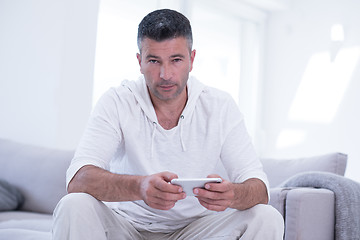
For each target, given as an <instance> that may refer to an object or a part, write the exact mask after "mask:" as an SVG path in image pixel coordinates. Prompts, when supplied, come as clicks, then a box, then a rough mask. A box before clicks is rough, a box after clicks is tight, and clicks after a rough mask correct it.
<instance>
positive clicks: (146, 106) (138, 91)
mask: <svg viewBox="0 0 360 240" xmlns="http://www.w3.org/2000/svg"><path fill="white" fill-rule="evenodd" d="M122 85H123V86H124V87H126V88H128V89H129V90H130V91H131V92H132V93H133V94H134V97H135V98H136V100H137V102H138V103H139V105H140V107H141V109H142V110H143V111H144V113H145V115H146V116H147V117H148V119H149V120H150V121H151V122H152V125H153V129H152V134H151V143H150V144H151V146H150V149H151V158H153V154H154V148H155V146H154V140H155V136H156V131H157V128H158V127H159V126H158V124H159V123H158V122H157V117H156V113H155V109H154V106H153V105H152V102H151V99H150V94H149V92H148V89H147V86H146V82H145V79H144V77H143V76H141V77H140V78H139V79H138V80H137V81H127V80H125V81H123V83H122ZM187 88H188V101H187V103H186V106H185V109H184V111H183V114H182V115H181V116H180V118H179V122H178V127H179V132H180V133H179V135H180V139H179V140H180V143H181V148H182V151H184V152H185V151H186V145H185V141H184V136H183V130H184V129H183V125H184V121H185V120H187V121H189V117H190V116H191V115H192V113H193V111H194V109H195V103H196V101H197V100H198V98H199V96H200V94H201V92H204V91H206V90H205V89H206V88H205V85H203V84H202V83H200V82H199V81H198V80H196V79H194V78H193V77H190V78H189V80H188V83H187ZM185 116H186V118H185Z"/></svg>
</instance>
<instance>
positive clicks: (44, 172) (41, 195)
mask: <svg viewBox="0 0 360 240" xmlns="http://www.w3.org/2000/svg"><path fill="white" fill-rule="evenodd" d="M72 156H73V151H60V150H55V149H47V148H42V147H37V146H31V145H26V144H21V143H17V142H13V141H9V140H6V139H0V166H1V167H0V180H5V181H7V182H8V183H9V184H10V185H11V186H13V187H15V188H16V189H18V190H19V191H20V192H21V193H22V195H23V196H24V200H25V201H24V203H23V205H22V206H20V208H19V209H17V210H6V211H1V212H0V240H8V239H9V240H10V239H11V240H15V239H19V240H28V239H34V240H35V239H36V240H42V239H44V240H45V239H47V240H50V239H51V226H52V212H53V210H54V208H55V206H56V204H57V202H58V201H59V200H60V199H61V197H62V196H64V195H65V194H66V192H65V172H66V169H67V167H68V165H69V163H70V161H71V159H72ZM346 161H347V156H346V155H344V154H340V153H334V154H328V155H323V156H317V157H311V158H302V159H293V160H287V161H286V160H277V159H262V162H263V164H264V170H265V172H266V173H267V174H268V177H269V180H270V184H271V187H272V188H271V201H270V204H271V205H273V206H274V207H275V208H276V209H278V210H279V212H280V213H281V214H282V215H283V216H284V220H285V224H286V231H285V236H284V238H285V239H287V240H290V239H296V240H305V239H306V240H311V239H316V240H321V239H334V225H335V214H334V193H333V192H332V191H330V190H327V189H315V188H289V187H286V188H280V187H277V186H278V185H279V184H280V183H281V182H282V181H284V180H286V179H287V178H289V177H291V176H293V175H294V174H296V173H299V172H304V171H327V172H332V173H336V174H339V175H343V174H344V172H345V167H346ZM0 194H1V191H0ZM1 197H2V196H1V195H0V199H1ZM0 203H1V201H0ZM0 209H2V208H1V206H0Z"/></svg>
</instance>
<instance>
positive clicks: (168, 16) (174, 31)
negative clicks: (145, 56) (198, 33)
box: [137, 9, 193, 52]
mask: <svg viewBox="0 0 360 240" xmlns="http://www.w3.org/2000/svg"><path fill="white" fill-rule="evenodd" d="M176 37H184V38H186V40H187V41H188V46H189V49H190V51H191V49H192V43H193V39H192V31H191V25H190V21H189V20H188V19H187V18H186V17H185V16H184V15H183V14H181V13H179V12H177V11H174V10H170V9H161V10H156V11H153V12H151V13H149V14H148V15H146V16H145V17H144V18H143V20H142V21H141V22H140V24H139V28H138V37H137V44H138V48H139V51H140V52H141V42H142V41H143V40H144V39H145V38H149V39H152V40H155V41H158V42H161V41H164V40H169V39H172V38H176Z"/></svg>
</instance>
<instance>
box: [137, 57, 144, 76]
mask: <svg viewBox="0 0 360 240" xmlns="http://www.w3.org/2000/svg"><path fill="white" fill-rule="evenodd" d="M136 58H137V60H138V62H139V66H140V72H141V73H143V72H142V68H141V54H140V53H137V54H136Z"/></svg>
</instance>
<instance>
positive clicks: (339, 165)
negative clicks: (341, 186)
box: [261, 153, 347, 187]
mask: <svg viewBox="0 0 360 240" xmlns="http://www.w3.org/2000/svg"><path fill="white" fill-rule="evenodd" d="M261 162H262V164H263V167H264V171H265V173H266V174H267V176H268V179H269V183H270V187H276V186H278V185H279V184H281V183H282V182H283V181H285V180H287V179H288V178H290V177H292V176H294V175H295V174H298V173H302V172H307V171H322V172H330V173H335V174H338V175H341V176H344V174H345V169H346V164H347V155H346V154H343V153H329V154H324V155H319V156H312V157H304V158H293V159H275V158H262V159H261Z"/></svg>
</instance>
